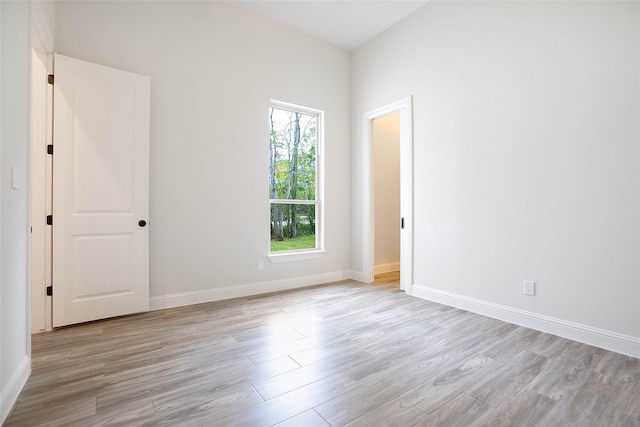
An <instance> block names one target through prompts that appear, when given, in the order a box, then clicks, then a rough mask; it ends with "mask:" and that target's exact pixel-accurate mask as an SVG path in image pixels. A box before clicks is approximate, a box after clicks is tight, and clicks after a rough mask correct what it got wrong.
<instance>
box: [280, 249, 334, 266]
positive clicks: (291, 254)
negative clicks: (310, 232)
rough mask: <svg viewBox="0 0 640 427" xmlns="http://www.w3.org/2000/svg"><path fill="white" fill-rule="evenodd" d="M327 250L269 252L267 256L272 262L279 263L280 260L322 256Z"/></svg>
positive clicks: (300, 259)
mask: <svg viewBox="0 0 640 427" xmlns="http://www.w3.org/2000/svg"><path fill="white" fill-rule="evenodd" d="M325 252H326V251H323V250H321V249H310V250H304V249H300V250H297V251H280V252H269V254H268V255H267V258H269V261H271V262H272V263H274V264H277V263H280V262H290V261H305V260H308V259H317V258H322V257H323V256H324V253H325Z"/></svg>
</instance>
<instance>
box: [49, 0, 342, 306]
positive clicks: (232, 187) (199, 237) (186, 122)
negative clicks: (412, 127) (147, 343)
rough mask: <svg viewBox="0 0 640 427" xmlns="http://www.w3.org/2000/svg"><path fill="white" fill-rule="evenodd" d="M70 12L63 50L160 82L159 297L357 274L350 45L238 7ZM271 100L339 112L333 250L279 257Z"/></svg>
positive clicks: (75, 7)
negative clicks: (271, 172)
mask: <svg viewBox="0 0 640 427" xmlns="http://www.w3.org/2000/svg"><path fill="white" fill-rule="evenodd" d="M56 16H57V20H56V29H57V30H56V46H57V48H58V51H59V53H61V54H63V55H68V56H72V57H76V58H80V59H84V60H88V61H92V62H96V63H99V64H104V65H108V66H112V67H116V68H121V69H124V70H128V71H133V72H136V73H140V74H144V75H148V76H150V77H151V154H150V174H151V176H150V182H151V189H150V191H151V193H150V199H151V202H150V203H151V206H150V209H151V213H150V221H149V226H150V245H151V249H150V277H151V285H150V286H151V295H152V297H153V299H152V306H154V307H160V306H163V304H164V305H171V304H173V303H176V304H177V303H186V302H197V301H199V300H206V299H211V298H218V297H228V296H234V295H239V294H242V293H256V292H258V291H261V290H264V291H267V290H272V289H273V286H294V285H295V286H297V285H300V284H310V283H312V282H313V283H318V282H323V281H327V280H337V279H340V278H345V277H348V275H349V274H350V272H349V270H350V266H351V263H350V246H349V239H348V236H349V235H350V210H349V206H350V186H349V180H350V117H349V54H348V53H347V52H346V51H343V50H340V49H338V48H335V47H332V46H330V45H328V44H325V43H322V42H319V41H316V40H314V39H311V38H309V37H307V36H303V35H301V34H299V33H297V32H294V31H292V30H289V29H286V28H284V27H282V26H280V25H278V24H274V23H271V22H269V21H266V20H264V19H262V18H260V17H257V16H255V15H252V14H250V13H248V12H246V11H244V10H242V9H239V8H236V7H234V6H231V5H228V4H226V3H224V2H182V1H181V2H60V3H58V4H57V10H56ZM270 99H277V100H280V101H285V102H290V103H294V104H299V105H304V106H308V107H312V108H316V109H320V110H324V112H325V143H326V146H325V149H326V153H325V154H326V155H325V166H326V174H325V176H326V181H325V195H326V198H325V220H326V233H325V246H326V250H327V252H326V254H325V256H324V257H322V258H320V259H314V260H308V261H300V262H293V263H280V264H271V263H270V262H269V261H267V260H266V255H267V252H268V238H269V217H268V213H269V210H268V209H269V205H268V181H267V177H268V163H267V161H268V141H269V139H268V134H269V123H268V106H269V101H270ZM258 260H265V270H264V271H258V270H257V262H258ZM305 277H307V278H308V279H304V280H298V279H299V278H305ZM287 283H288V285H287ZM168 296H173V297H175V298H173V299H172V301H173V302H168V301H164V299H166V298H168ZM154 301H155V304H154ZM163 301H164V302H163ZM165 303H166V304H165Z"/></svg>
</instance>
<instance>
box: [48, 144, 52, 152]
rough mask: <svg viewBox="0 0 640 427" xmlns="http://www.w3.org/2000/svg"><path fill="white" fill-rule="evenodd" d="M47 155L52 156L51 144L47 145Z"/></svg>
mask: <svg viewBox="0 0 640 427" xmlns="http://www.w3.org/2000/svg"><path fill="white" fill-rule="evenodd" d="M47 154H53V144H49V145H47Z"/></svg>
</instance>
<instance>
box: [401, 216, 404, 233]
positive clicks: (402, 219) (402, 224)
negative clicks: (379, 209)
mask: <svg viewBox="0 0 640 427" xmlns="http://www.w3.org/2000/svg"><path fill="white" fill-rule="evenodd" d="M400 228H401V229H402V230H404V218H400Z"/></svg>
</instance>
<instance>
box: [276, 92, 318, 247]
mask: <svg viewBox="0 0 640 427" xmlns="http://www.w3.org/2000/svg"><path fill="white" fill-rule="evenodd" d="M269 119H270V123H271V132H270V138H269V139H270V141H269V204H270V228H271V230H270V232H271V241H270V254H271V255H274V254H282V255H285V254H291V253H292V252H294V253H302V252H313V251H320V250H321V249H322V234H321V231H322V215H321V211H322V210H321V205H320V204H321V188H322V185H321V184H322V182H321V174H320V172H321V168H320V162H319V158H320V153H321V148H322V112H321V111H316V110H312V109H309V108H304V107H299V106H295V105H291V104H285V103H281V102H272V103H271V107H270V109H269Z"/></svg>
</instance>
